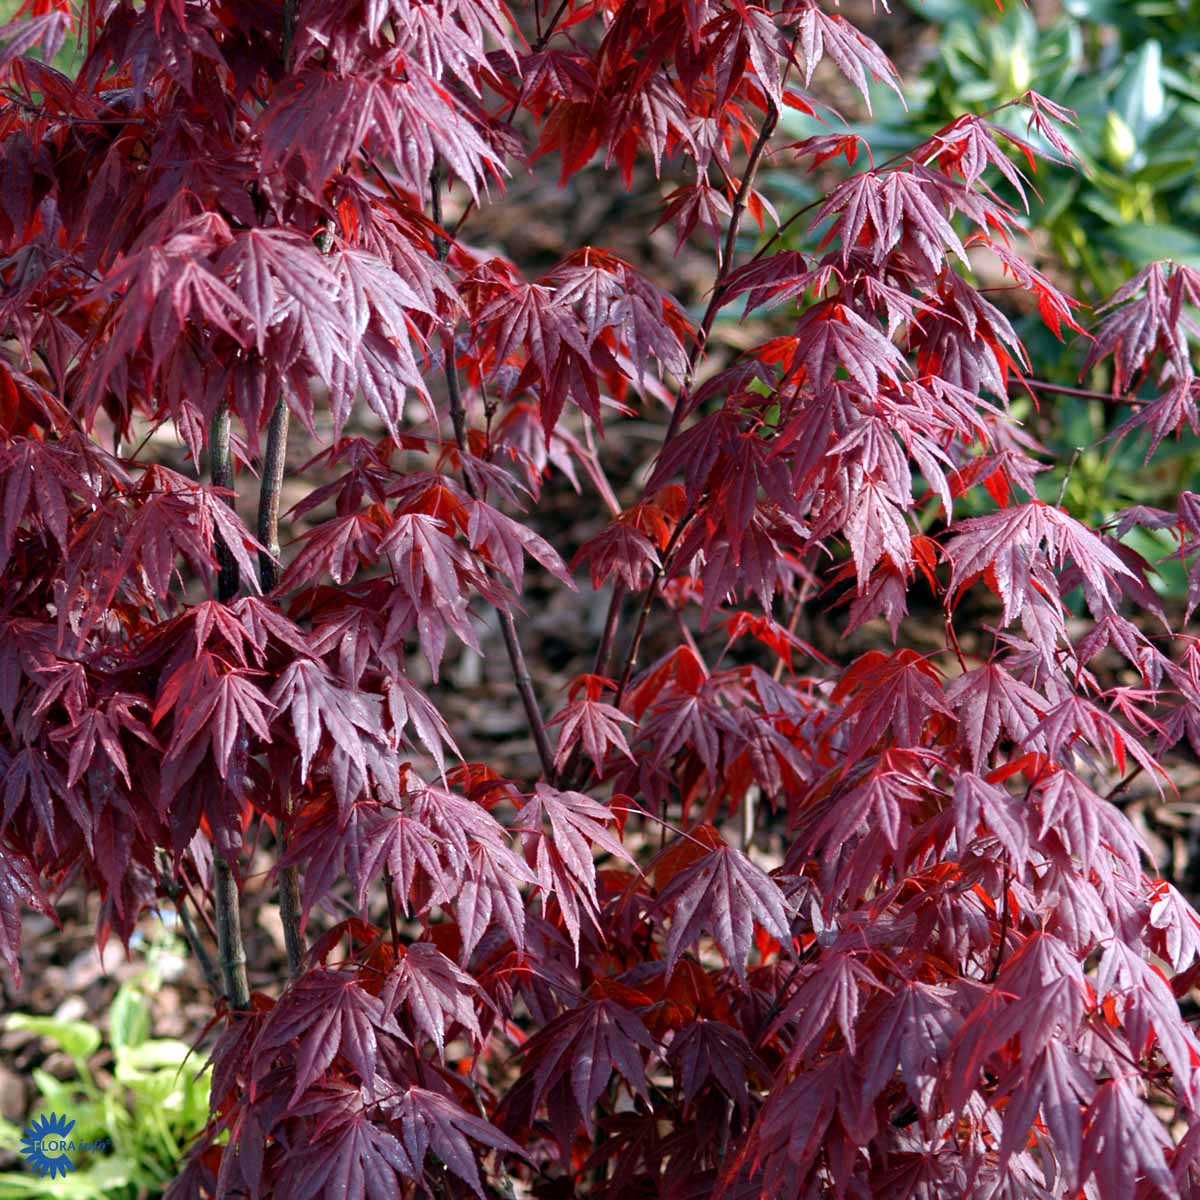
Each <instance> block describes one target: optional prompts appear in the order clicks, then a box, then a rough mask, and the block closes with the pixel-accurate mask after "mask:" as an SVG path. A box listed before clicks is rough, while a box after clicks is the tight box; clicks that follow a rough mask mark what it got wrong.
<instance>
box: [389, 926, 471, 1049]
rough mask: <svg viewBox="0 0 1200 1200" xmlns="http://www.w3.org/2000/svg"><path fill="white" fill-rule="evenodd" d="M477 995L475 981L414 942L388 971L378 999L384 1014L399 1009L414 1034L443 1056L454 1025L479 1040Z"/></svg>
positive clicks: (427, 948)
mask: <svg viewBox="0 0 1200 1200" xmlns="http://www.w3.org/2000/svg"><path fill="white" fill-rule="evenodd" d="M477 991H478V987H477V985H476V983H475V981H474V980H473V979H472V978H471V977H470V976H469V975H468V974H467V973H466V972H465V971H462V970H460V969H459V968H458V967H456V966H455V965H454V963H453V962H451V961H450V959H448V958H447V957H446V956H445V955H444V954H442V953H440V952H439V951H438V950H437V949H435V948H434V947H433V946H431V945H429V944H428V943H426V942H414V943H413V944H412V945H410V946H409V947H408V948H407V950H406V951H405V953H404V954H403V955H402V956H401V958H400V959H399V961H398V962H397V963H396V966H395V967H394V968H393V969H392V972H391V974H390V975H389V976H388V978H387V980H386V981H385V982H384V985H383V991H382V992H380V994H379V998H380V1000H381V1001H382V1002H383V1007H384V1009H385V1010H386V1011H388V1012H395V1011H396V1008H397V1006H398V1005H402V1006H403V1007H404V1008H405V1009H406V1010H407V1012H409V1013H410V1014H411V1016H412V1019H413V1022H414V1023H415V1025H416V1027H417V1029H418V1031H419V1032H421V1033H423V1034H425V1035H426V1036H427V1037H429V1038H432V1039H433V1042H434V1044H435V1045H436V1046H437V1048H438V1053H439V1054H441V1055H443V1056H444V1055H445V1051H446V1036H447V1034H448V1033H449V1031H450V1030H451V1029H452V1028H453V1027H454V1026H455V1025H458V1026H460V1027H461V1028H462V1029H463V1030H464V1031H465V1032H467V1033H469V1034H471V1036H472V1037H473V1038H474V1039H475V1040H476V1041H478V1040H479V1039H480V1037H481V1033H480V1029H479V1019H478V1018H477V1017H476V1015H475V1004H474V997H475V995H476V994H477Z"/></svg>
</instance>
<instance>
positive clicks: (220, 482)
mask: <svg viewBox="0 0 1200 1200" xmlns="http://www.w3.org/2000/svg"><path fill="white" fill-rule="evenodd" d="M208 462H209V474H210V476H211V478H212V485H213V487H216V488H223V489H225V490H226V491H229V492H232V491H233V460H232V458H231V457H230V453H229V407H228V405H226V404H225V402H224V401H222V402H221V404H220V406H219V407H218V409H217V411H216V412H215V413H214V414H213V419H212V424H211V425H210V427H209V436H208ZM223 499H224V500H225V503H226V504H228V505H229V507H230V508H233V509H236V507H237V506H236V504H235V503H234V498H233V497H232V496H225V497H223ZM215 536H216V547H217V565H218V575H217V599H218V600H219V601H220V602H221V603H222V604H228V603H229V602H230V601H231V600H232V599H233V598H234V596H236V595H237V591H238V566H237V562H236V561H235V559H234V557H233V555H232V554H231V553H230V551H229V547H228V546H226V545H225V541H224V539H223V538H222V537H221V535H220V534H216V535H215Z"/></svg>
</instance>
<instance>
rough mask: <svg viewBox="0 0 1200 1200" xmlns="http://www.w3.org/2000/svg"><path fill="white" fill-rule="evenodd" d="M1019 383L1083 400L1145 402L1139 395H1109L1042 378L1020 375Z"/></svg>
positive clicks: (1040, 390)
mask: <svg viewBox="0 0 1200 1200" xmlns="http://www.w3.org/2000/svg"><path fill="white" fill-rule="evenodd" d="M1020 379H1021V383H1023V384H1024V385H1025V387H1027V388H1031V389H1032V390H1033V391H1035V392H1053V393H1054V394H1055V395H1058V396H1079V397H1080V398H1081V399H1084V400H1102V401H1103V402H1104V403H1105V404H1145V403H1146V401H1145V400H1143V399H1142V398H1141V397H1140V396H1111V395H1109V393H1108V392H1094V391H1092V390H1091V389H1090V388H1077V387H1067V386H1066V385H1065V384H1061V383H1048V382H1047V381H1046V380H1044V379H1027V378H1025V377H1024V376H1021V377H1020Z"/></svg>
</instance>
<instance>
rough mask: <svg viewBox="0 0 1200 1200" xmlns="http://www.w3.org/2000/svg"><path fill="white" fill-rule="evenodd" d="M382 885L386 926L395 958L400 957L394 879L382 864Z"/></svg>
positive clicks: (387, 867) (388, 867) (385, 864)
mask: <svg viewBox="0 0 1200 1200" xmlns="http://www.w3.org/2000/svg"><path fill="white" fill-rule="evenodd" d="M383 886H384V890H385V892H386V895H387V914H388V926H389V927H390V929H391V933H392V950H393V951H395V954H396V958H397V959H399V957H400V926H399V924H398V923H397V921H396V881H395V880H394V879H393V878H392V868H391V867H390V866H388V864H387V863H386V862H385V863H384V864H383Z"/></svg>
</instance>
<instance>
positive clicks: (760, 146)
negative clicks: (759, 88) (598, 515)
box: [659, 100, 779, 454]
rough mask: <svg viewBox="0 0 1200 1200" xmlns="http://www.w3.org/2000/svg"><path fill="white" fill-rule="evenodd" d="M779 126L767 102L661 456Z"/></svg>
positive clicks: (772, 104) (675, 423) (678, 416)
mask: <svg viewBox="0 0 1200 1200" xmlns="http://www.w3.org/2000/svg"><path fill="white" fill-rule="evenodd" d="M778 123H779V109H778V108H777V107H776V105H775V102H774V101H773V100H772V101H769V102H768V105H767V115H766V117H765V119H764V120H763V123H762V128H761V129H760V130H759V131H758V137H757V139H756V140H755V142H754V146H753V148H752V149H751V151H750V157H749V158H748V159H747V160H746V169H745V171H743V172H742V181H741V183H740V184H739V185H738V190H737V195H735V196H734V198H733V210H732V212H731V213H730V215H729V228H728V229H727V230H726V231H725V243H724V246H723V247H722V249H721V253H720V257H719V258H718V260H717V277H716V279H715V280H713V287H712V294H711V296H710V297H709V300H708V307H707V308H706V309H705V310H704V316H703V317H701V318H700V326H699V328H698V329H697V330H696V341H695V343H694V344H693V345H692V350H691V353H690V354H689V355H688V364H687V371H686V373H685V374H684V377H683V383H682V386H681V387H680V389H679V398H678V399H677V400H676V401H675V407H674V408H673V409H672V410H671V420H670V423H669V424H668V425H667V432H666V435H665V436H664V438H663V444H662V446H661V447H660V448H659V453H660V454H661V453H662V451H663V450H665V449H666V447H667V446H668V445H669V444H670V442H671V441H672V440H673V439H674V437H675V435H676V434H677V433H678V432H679V425H680V422H681V421H682V420H683V416H684V411H683V410H684V408H685V407H686V401H687V398H688V395H689V393H690V392H691V390H692V382H693V380H694V379H695V375H696V368H697V366H699V363H700V356H701V354H703V352H704V350H705V348H706V346H707V345H708V338H709V335H710V334H711V333H712V327H713V322H714V321H715V320H716V319H717V313H718V312H719V311H720V308H721V301H722V300H723V298H724V296H725V286H726V281H727V280H728V278H729V273H730V270H731V268H732V266H733V251H734V247H735V246H736V244H737V236H738V233H739V231H740V230H741V225H742V217H743V216H744V215H745V212H746V199H747V197H748V196H749V195H750V189H751V188H752V187H753V185H754V177H755V175H757V174H758V167H759V163H760V162H761V161H762V156H763V153H764V152H765V151H766V148H767V142H768V141H769V140H770V137H771V134H772V133H774V132H775V126H776V125H777V124H778Z"/></svg>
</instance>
